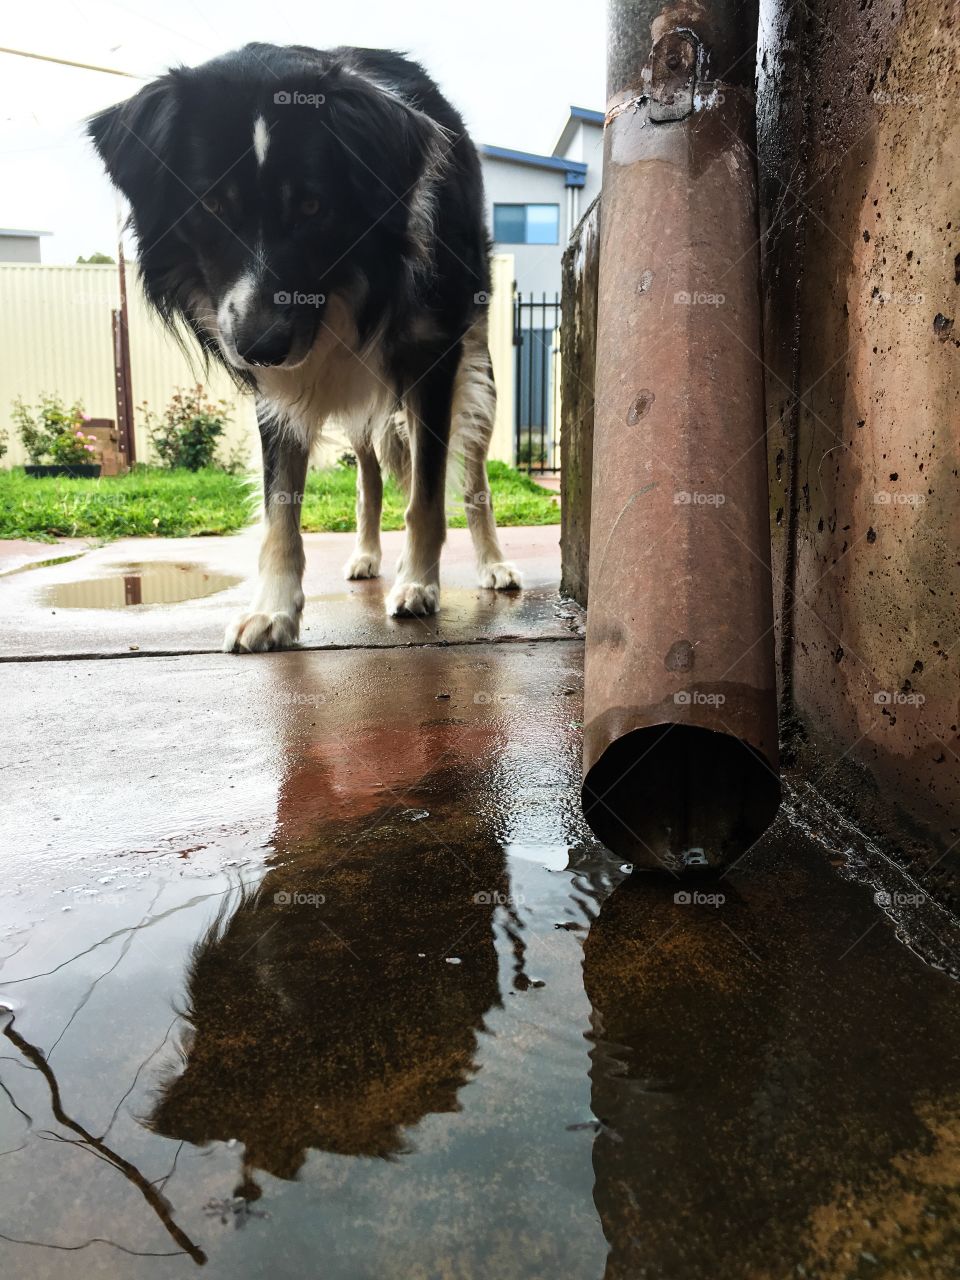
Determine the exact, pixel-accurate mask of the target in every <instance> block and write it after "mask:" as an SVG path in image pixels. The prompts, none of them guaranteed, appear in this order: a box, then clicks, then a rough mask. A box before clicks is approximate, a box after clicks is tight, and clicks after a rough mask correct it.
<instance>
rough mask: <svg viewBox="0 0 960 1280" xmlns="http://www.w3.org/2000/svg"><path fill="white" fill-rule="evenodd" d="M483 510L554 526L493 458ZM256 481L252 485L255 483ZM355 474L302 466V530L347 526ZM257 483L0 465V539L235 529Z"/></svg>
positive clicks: (388, 503) (529, 490)
mask: <svg viewBox="0 0 960 1280" xmlns="http://www.w3.org/2000/svg"><path fill="white" fill-rule="evenodd" d="M488 469H489V474H490V487H491V489H492V490H493V509H494V511H495V512H496V517H497V523H498V524H501V525H528V524H559V523H560V508H559V506H558V505H557V503H556V502H555V501H554V500H553V495H552V494H551V493H549V492H548V491H547V490H546V489H543V488H541V487H540V485H538V484H536V483H535V482H534V481H533V480H531V479H530V478H529V476H525V475H521V473H520V472H519V471H514V469H513V468H512V467H508V466H507V465H506V463H503V462H491V463H489V464H488ZM258 484H259V482H258ZM355 487H356V472H355V471H354V470H348V469H344V468H335V469H333V470H329V471H311V472H310V474H309V475H308V477H307V492H306V494H305V496H304V501H303V513H302V523H303V528H304V529H306V530H308V531H310V532H349V531H351V530H352V529H353V528H354V527H355V525H354V514H353V504H354V494H355ZM258 496H259V487H258V485H251V484H250V482H249V481H248V480H246V479H245V478H243V477H241V476H232V475H228V474H227V473H226V472H224V471H212V470H209V471H164V470H162V469H160V468H158V467H137V468H136V469H135V470H133V471H132V472H130V474H129V475H125V476H109V477H105V478H103V479H102V480H64V479H39V480H35V479H33V478H32V477H29V476H27V475H26V474H25V473H24V471H23V470H22V469H21V468H14V469H13V470H10V471H0V538H33V539H36V540H38V541H44V542H51V541H53V539H54V537H57V536H59V537H68V538H71V537H72V538H100V539H104V540H109V539H111V538H122V537H148V536H157V537H167V538H185V537H189V536H190V535H191V534H212V533H235V532H236V531H237V530H238V529H242V528H243V527H244V525H246V524H248V523H249V522H250V520H251V519H252V518H253V517H254V515H255V513H256V506H257V501H258ZM447 506H448V520H449V523H450V524H451V525H452V526H454V527H456V528H461V527H462V526H463V525H465V524H466V519H465V517H464V514H463V504H462V502H461V501H459V500H458V499H457V498H456V496H455V495H453V494H451V497H450V499H449V501H448V504H447ZM403 507H404V502H403V496H402V494H401V492H400V490H399V489H398V488H397V487H396V485H394V484H393V483H392V482H387V483H386V484H385V486H384V495H383V527H384V529H401V528H402V527H403Z"/></svg>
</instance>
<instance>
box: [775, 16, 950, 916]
mask: <svg viewBox="0 0 960 1280" xmlns="http://www.w3.org/2000/svg"><path fill="white" fill-rule="evenodd" d="M791 10H792V12H791ZM958 40H960V26H958V10H957V7H956V4H955V2H954V0H917V2H915V3H913V4H911V5H909V6H908V5H906V4H905V3H903V2H902V0H900V2H899V3H894V4H893V5H892V6H889V5H888V6H884V5H881V4H880V3H879V0H876V2H875V0H833V2H826V0H813V3H812V4H811V5H810V7H809V9H807V8H805V7H801V8H800V9H798V8H797V7H796V6H794V5H791V4H788V3H784V4H782V5H780V4H768V5H767V6H765V10H764V15H763V20H762V23H761V42H760V48H759V57H760V80H759V123H760V129H759V144H758V145H759V154H760V161H761V185H762V204H763V206H764V209H765V215H766V220H767V233H768V234H767V237H766V242H765V250H766V251H765V257H764V295H765V307H766V334H765V361H766V366H767V409H768V418H769V420H768V432H769V435H768V438H769V445H770V449H769V461H770V478H771V516H772V526H773V536H774V567H775V575H776V577H777V579H778V582H779V584H780V586H779V599H778V630H779V641H780V666H781V671H780V674H781V683H782V688H783V695H784V710H785V716H786V725H787V728H788V730H792V731H793V735H792V736H793V738H794V740H795V745H796V748H797V751H798V755H799V758H800V759H801V760H802V761H803V762H805V764H806V766H807V768H808V769H809V770H811V771H812V775H813V778H814V781H815V782H816V783H817V785H818V786H819V788H820V789H821V790H823V791H825V792H827V793H828V794H834V795H835V796H837V797H838V798H839V800H840V802H841V803H843V804H844V805H846V806H847V807H848V808H849V809H850V810H851V811H852V812H854V813H855V814H856V815H857V816H858V817H859V818H860V819H861V820H862V821H863V822H864V823H865V824H866V825H867V826H869V827H870V828H871V829H872V830H873V831H874V832H875V833H877V834H880V833H883V832H887V833H891V834H892V833H893V832H898V835H897V837H896V841H897V845H898V848H899V849H900V850H901V851H903V852H905V856H906V857H907V859H908V861H910V862H912V863H913V865H914V867H915V869H916V870H917V872H918V874H922V875H924V876H925V877H929V876H931V875H932V877H933V879H935V880H937V881H938V882H939V883H940V885H941V886H942V887H945V888H947V889H949V890H951V891H952V890H953V889H954V888H955V887H956V885H957V883H958V882H957V878H956V877H957V871H958V870H960V857H958V848H957V842H958V840H960V728H958V720H960V706H958V695H960V661H958V660H960V634H958V633H960V613H958V601H960V573H958V564H960V481H958V476H960V323H956V324H954V321H958V322H960V314H958V312H960V289H958V284H960V190H958V187H960V121H958V118H957V112H956V103H957V101H958V97H960V70H958V65H957V57H956V52H957V47H958ZM788 736H789V735H788Z"/></svg>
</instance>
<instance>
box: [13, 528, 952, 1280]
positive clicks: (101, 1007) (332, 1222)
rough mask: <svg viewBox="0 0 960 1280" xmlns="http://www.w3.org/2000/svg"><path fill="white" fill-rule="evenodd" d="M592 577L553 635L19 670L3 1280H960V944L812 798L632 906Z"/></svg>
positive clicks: (482, 624)
mask: <svg viewBox="0 0 960 1280" xmlns="http://www.w3.org/2000/svg"><path fill="white" fill-rule="evenodd" d="M508 532H509V531H508ZM517 532H520V531H517ZM546 532H547V534H548V535H552V536H555V534H554V531H552V530H548V531H546ZM160 545H161V546H162V544H160ZM109 550H110V551H111V552H114V553H119V557H118V560H117V563H119V562H121V561H122V562H123V563H128V564H134V563H142V562H143V560H144V556H143V555H142V553H141V551H140V550H139V548H138V549H137V550H136V554H135V555H134V554H132V553H131V551H130V549H129V548H126V547H123V546H115V547H113V548H110V549H109ZM97 554H98V555H99V554H101V553H97ZM167 554H168V556H169V554H170V548H169V545H168V546H167ZM179 554H180V547H179V546H178V547H177V555H178V556H179ZM519 558H521V559H522V556H521V557H519ZM157 559H162V557H159V556H158V557H157ZM194 561H195V556H194V554H193V552H192V551H191V554H190V556H189V557H186V558H185V559H184V561H183V562H184V563H191V562H194ZM77 563H82V561H81V562H74V563H73V564H70V565H66V566H59V567H58V568H57V573H58V574H59V575H61V580H62V581H73V580H74V579H73V571H74V570H75V568H76V564H77ZM204 563H205V565H206V568H207V569H208V570H211V571H212V570H217V569H218V567H219V571H227V568H228V565H227V560H226V558H224V560H223V561H221V562H218V563H213V562H212V561H206V562H204ZM336 563H339V557H338V559H337V561H336ZM524 567H525V568H526V567H527V565H526V564H524ZM556 569H557V566H556V565H555V564H554V570H553V572H554V576H553V579H552V581H551V580H549V579H548V580H547V581H546V582H545V583H543V585H542V592H543V601H544V614H541V615H540V617H539V620H538V618H537V617H536V616H531V615H529V614H528V615H526V620H525V623H524V626H525V627H526V628H528V630H527V631H526V633H524V632H523V631H520V630H519V629H517V630H513V631H510V628H514V627H515V624H514V622H513V619H514V618H515V617H516V616H517V614H516V613H515V612H512V611H513V610H515V609H516V608H517V605H516V604H513V603H511V602H510V601H509V600H504V599H503V598H502V597H500V598H495V599H494V600H493V601H492V602H489V603H487V602H484V603H483V608H484V610H485V611H486V612H485V614H484V615H483V616H482V617H481V618H479V620H478V619H476V618H475V619H474V626H473V630H472V631H471V629H470V627H469V626H468V622H469V619H468V618H464V617H461V618H460V621H459V622H458V623H457V626H459V627H461V631H460V635H461V636H462V637H463V639H464V640H465V641H469V643H451V644H448V645H437V644H436V643H433V644H431V643H425V639H426V638H425V637H424V636H422V635H417V634H416V632H413V633H412V634H410V636H409V642H408V643H401V644H400V645H397V644H394V646H393V647H389V648H384V647H365V648H352V649H351V648H345V649H334V650H333V651H295V652H291V653H286V654H268V655H258V656H247V657H242V658H241V657H233V656H226V655H221V654H218V653H202V652H201V653H196V652H190V653H184V654H180V655H176V656H167V657H163V656H147V655H145V656H144V657H143V658H142V660H138V661H135V662H130V661H109V660H107V661H103V660H85V659H83V658H74V660H72V661H57V660H45V661H33V662H17V661H10V662H8V663H7V664H6V665H5V666H4V667H3V668H2V670H0V679H2V681H3V685H4V692H5V697H4V702H5V706H6V715H5V717H4V722H3V727H2V730H0V732H2V734H3V749H4V759H5V760H6V761H7V762H8V764H7V767H6V769H5V773H4V783H3V791H2V796H0V804H2V808H3V817H2V826H3V831H4V833H5V834H4V848H3V853H2V859H3V861H2V867H3V871H4V875H3V878H2V881H0V957H2V968H0V1004H3V1005H5V1006H6V1007H7V1008H8V1009H9V1010H10V1011H11V1012H10V1013H8V1014H7V1015H6V1016H4V1017H3V1018H2V1019H0V1033H2V1036H0V1153H2V1154H0V1272H2V1274H3V1275H4V1276H6V1275H10V1276H15V1277H17V1278H18V1280H19V1277H24V1278H25V1280H40V1278H41V1277H42V1278H47V1277H50V1278H51V1280H59V1278H60V1277H71V1280H72V1277H75V1276H76V1275H77V1274H80V1275H82V1276H84V1277H87V1276H90V1277H111V1278H113V1277H124V1278H126V1277H137V1278H139V1277H151V1278H152V1277H156V1278H157V1280H166V1278H167V1277H177V1276H185V1275H189V1274H192V1273H193V1272H194V1271H195V1269H196V1267H197V1266H199V1265H202V1266H203V1267H204V1273H205V1274H208V1275H212V1276H222V1277H231V1278H233V1277H243V1278H247V1277H249V1278H258V1277H264V1278H266V1277H274V1276H282V1277H298V1278H299V1277H301V1276H303V1277H306V1276H311V1277H312V1276H316V1275H323V1276H326V1277H331V1278H334V1280H339V1278H342V1280H357V1278H364V1280H366V1278H367V1277H370V1280H373V1278H374V1277H377V1278H380V1277H391V1278H392V1277H396V1278H398V1280H399V1278H401V1277H402V1278H403V1280H406V1278H407V1277H423V1278H424V1280H426V1278H432V1277H443V1278H444V1280H446V1278H447V1277H450V1278H456V1280H460V1278H463V1280H468V1278H469V1280H474V1278H479V1277H484V1278H486V1277H496V1278H497V1280H499V1278H500V1277H507V1278H511V1277H518V1278H520V1277H523V1278H525V1280H526V1278H530V1280H533V1278H539V1277H547V1276H550V1277H553V1276H558V1275H560V1276H565V1277H574V1278H577V1280H579V1278H580V1277H583V1278H597V1280H599V1278H600V1277H605V1278H608V1280H628V1278H629V1280H633V1278H634V1277H669V1278H671V1280H672V1278H673V1277H678V1278H679V1277H683V1280H688V1278H690V1277H693V1278H696V1277H704V1278H705V1280H706V1278H708V1277H709V1280H716V1277H744V1280H746V1278H747V1277H749V1278H750V1280H766V1278H768V1277H769V1278H770V1280H774V1278H776V1280H781V1278H782V1277H787V1276H809V1277H815V1276H816V1277H824V1278H826V1277H830V1278H833V1277H837V1278H839V1277H857V1278H858V1280H862V1278H863V1277H867V1276H875V1277H877V1276H878V1277H885V1278H889V1280H894V1278H896V1280H900V1278H901V1277H908V1276H917V1277H930V1278H939V1277H948V1276H953V1275H956V1274H957V1269H958V1250H960V1239H958V1236H960V1232H958V1221H960V1194H958V1191H957V1186H958V1182H960V1054H958V1052H957V1049H958V1046H960V1004H958V1000H957V994H958V988H957V983H956V980H955V977H954V976H952V975H954V974H955V971H956V966H957V963H958V959H957V958H958V957H960V945H958V934H957V928H956V923H955V922H954V921H953V920H952V919H951V918H950V917H949V916H947V915H946V914H945V913H943V912H941V911H940V910H939V909H938V908H937V907H936V906H935V904H933V903H930V902H925V901H917V900H916V899H917V898H918V896H919V895H918V894H917V892H916V889H915V886H912V885H911V884H910V882H909V881H907V880H906V879H905V878H904V877H902V875H900V873H898V872H896V871H895V869H894V868H892V867H891V865H890V864H889V863H888V862H887V861H885V860H884V859H883V858H882V857H880V856H879V854H878V853H877V852H876V851H875V850H874V849H872V847H871V846H869V844H868V843H867V842H866V841H863V840H862V839H859V838H858V837H857V834H856V833H855V832H853V831H851V830H850V829H849V828H845V827H844V826H843V824H842V822H841V820H840V819H839V818H838V817H836V815H833V814H831V813H830V811H829V810H827V809H825V808H824V807H823V806H822V804H820V803H819V802H818V801H816V799H815V797H814V796H813V795H812V793H811V792H810V791H809V789H808V788H806V787H805V786H804V785H802V784H799V783H798V784H795V785H794V786H793V787H792V788H791V790H790V793H789V799H788V803H787V805H786V806H785V807H784V810H783V812H782V814H781V817H780V819H779V820H778V822H777V824H776V826H775V827H774V829H773V830H772V831H771V832H770V833H769V834H768V836H767V837H765V839H764V841H763V843H762V844H761V845H760V846H758V847H757V848H756V849H755V850H754V851H753V852H752V853H751V854H750V855H749V856H748V857H747V858H745V859H744V860H743V861H742V862H741V863H740V864H739V865H737V866H736V867H735V868H733V870H732V871H731V872H730V873H729V874H728V875H726V876H725V877H722V878H720V879H713V880H700V881H689V880H686V879H685V880H684V881H683V882H682V884H681V883H680V882H679V881H677V880H675V879H673V878H667V879H665V880H662V879H660V878H658V877H656V876H652V875H646V876H642V877H641V876H634V877H631V876H630V874H629V869H628V868H626V867H624V866H621V865H619V864H618V862H617V861H616V860H615V859H614V858H612V857H611V856H610V855H609V854H608V853H607V852H606V851H605V850H604V849H603V848H602V847H601V846H600V845H599V844H597V842H596V841H595V840H594V839H593V837H592V836H591V835H590V833H589V831H588V829H587V828H586V827H585V825H584V823H583V819H582V816H581V813H580V807H579V795H578V791H579V766H580V729H581V726H580V716H581V692H582V659H583V646H582V641H581V640H580V639H579V638H578V637H577V636H576V635H575V634H573V633H572V631H571V627H575V625H576V624H575V621H574V620H572V619H570V618H564V617H563V616H560V617H557V616H556V615H555V614H554V613H553V610H554V608H555V606H556V604H557V595H556V586H555V583H556ZM68 570H69V571H70V572H67V571H68ZM313 571H314V572H315V570H313ZM38 572H43V573H48V572H49V571H48V570H42V571H38ZM457 572H458V570H456V569H455V568H454V569H453V571H452V574H448V581H449V580H450V577H451V576H455V575H456V573H457ZM87 576H88V577H89V576H91V575H89V574H88V575H87ZM92 576H96V575H92ZM528 576H529V575H528ZM533 576H534V577H535V574H534V575H533ZM545 576H546V574H545ZM21 577H22V578H23V579H29V578H30V577H31V573H29V572H28V573H25V574H23V575H21ZM8 582H9V580H8ZM42 585H43V586H45V587H46V586H49V585H51V584H50V583H49V582H44V583H43V584H42ZM466 589H467V588H466V587H464V590H466ZM340 592H341V597H340V607H341V609H342V611H343V613H345V612H346V611H347V610H348V606H351V605H352V606H353V607H355V608H356V607H357V598H356V597H352V599H349V600H348V599H347V597H348V595H350V594H351V593H352V588H351V587H348V586H347V584H341V586H340ZM478 594H484V593H478ZM214 598H215V597H207V598H206V600H204V601H201V602H199V604H197V605H194V606H186V605H180V604H178V605H169V606H165V605H156V606H150V607H149V610H148V607H147V606H142V605H141V606H139V607H133V608H132V609H131V608H130V607H128V606H124V607H121V608H120V609H119V610H118V611H117V612H118V615H119V616H120V617H121V618H123V619H125V620H126V619H129V618H131V617H133V618H139V617H141V616H148V614H149V615H152V614H157V615H158V616H159V617H160V619H161V621H160V623H159V625H158V631H157V634H160V632H161V631H162V627H163V621H162V619H163V617H164V616H165V615H166V613H167V612H169V613H175V612H176V611H178V610H183V611H184V612H185V613H190V614H191V616H193V617H194V619H200V620H202V621H201V625H202V627H203V628H206V627H207V626H208V624H209V625H210V627H211V628H212V620H211V619H209V618H208V617H207V616H206V615H207V610H208V609H209V608H210V600H211V599H214ZM547 604H549V609H550V611H551V612H550V614H549V616H545V615H546V605H547ZM310 607H311V606H309V605H308V609H309V608H310ZM538 607H539V606H538ZM313 611H314V615H315V620H314V625H317V626H319V627H320V628H327V627H331V625H332V624H331V623H330V622H329V616H326V617H325V616H324V615H323V612H322V606H321V605H319V604H318V603H315V604H314V606H313ZM564 612H565V611H564V610H562V609H561V610H560V613H561V615H562V614H563V613H564ZM343 613H341V615H340V616H343ZM79 616H80V615H79V614H78V613H76V612H75V611H73V610H66V611H64V616H63V617H61V614H60V612H59V611H58V614H57V617H58V619H59V622H58V626H59V627H60V629H61V631H60V638H59V639H58V641H57V643H58V644H60V645H61V646H62V648H63V651H64V652H65V653H69V652H70V651H71V643H72V642H71V638H70V637H71V631H70V628H71V627H72V626H73V622H74V620H75V619H76V618H77V617H79ZM111 616H112V615H111ZM491 618H492V619H493V620H492V621H491ZM151 625H152V624H151ZM359 625H360V624H358V623H356V622H355V621H354V622H352V623H350V624H349V626H348V627H346V628H345V635H346V636H349V635H351V634H354V632H353V631H351V630H350V628H351V627H358V626H359ZM363 625H367V624H366V623H364V624H363ZM369 625H370V626H373V623H370V624H369ZM441 625H447V626H452V623H451V622H450V621H448V622H447V623H446V624H444V623H441ZM414 626H416V624H414ZM488 626H489V627H490V630H491V633H492V634H493V635H495V636H498V637H499V638H500V639H499V643H488V642H486V640H485V632H484V628H486V627H488ZM555 628H556V630H555ZM81 630H82V629H81ZM325 634H326V633H325ZM379 634H380V635H381V637H382V635H383V634H385V633H379ZM178 635H179V636H180V641H181V643H182V644H183V646H184V647H185V648H189V649H199V648H202V647H203V645H204V644H205V643H206V640H205V637H206V631H205V630H204V631H203V632H202V635H203V637H204V638H203V639H201V638H200V632H198V633H197V635H196V636H191V635H190V634H189V633H188V631H186V630H185V631H184V632H178ZM508 635H513V636H514V637H515V638H513V639H509V638H507V637H508ZM115 639H116V637H114V636H112V635H111V636H110V637H108V644H107V646H106V648H107V652H111V651H112V652H117V653H119V652H120V649H119V647H118V648H116V649H114V650H110V649H109V645H110V644H112V643H114V642H115ZM344 642H345V643H346V644H350V643H351V641H350V640H349V639H345V641H344ZM88 643H90V635H89V634H82V635H81V639H80V640H79V641H78V642H77V643H76V645H75V646H74V649H73V651H74V652H86V649H85V648H83V647H82V646H85V645H87V644H88ZM380 643H381V644H382V643H383V641H382V638H381V640H380ZM8 656H9V654H8Z"/></svg>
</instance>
